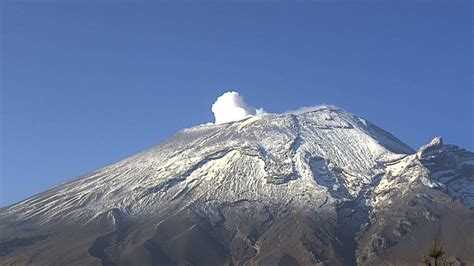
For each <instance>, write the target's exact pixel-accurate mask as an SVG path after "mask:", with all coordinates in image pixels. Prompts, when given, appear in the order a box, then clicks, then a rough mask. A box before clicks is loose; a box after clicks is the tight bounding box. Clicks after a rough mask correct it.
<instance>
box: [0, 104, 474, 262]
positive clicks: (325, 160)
mask: <svg viewBox="0 0 474 266" xmlns="http://www.w3.org/2000/svg"><path fill="white" fill-rule="evenodd" d="M434 239H436V240H438V241H441V242H442V243H443V244H444V252H445V254H446V256H449V257H450V258H449V259H450V260H451V261H452V262H453V263H460V262H463V263H466V264H467V265H471V264H474V252H473V251H474V153H472V152H469V151H466V150H464V149H462V148H459V147H457V146H454V145H445V144H443V141H442V139H441V138H439V137H436V138H434V139H433V140H432V141H431V142H430V143H428V144H426V145H424V146H422V147H421V148H420V149H419V150H418V151H415V150H413V149H412V148H410V147H409V146H408V145H406V144H404V143H403V142H401V141H400V140H398V139H397V138H396V137H394V136H393V135H392V134H390V133H388V132H386V131H384V130H383V129H381V128H379V127H377V126H375V125H373V124H372V123H370V122H368V121H367V120H365V119H363V118H361V117H358V116H356V115H354V114H351V113H349V112H347V111H345V110H343V109H341V108H337V107H334V106H327V105H325V106H320V107H317V108H314V109H313V110H311V111H308V112H304V113H301V114H283V115H261V116H252V117H247V118H245V119H243V120H240V121H235V122H229V123H222V124H215V125H201V126H197V127H193V128H189V129H184V130H182V131H180V132H178V133H177V134H175V135H174V136H173V137H171V138H170V139H169V140H167V141H165V142H163V143H161V144H160V145H158V146H156V147H153V148H150V149H148V150H145V151H143V152H141V153H139V154H136V155H134V156H132V157H129V158H127V159H124V160H122V161H119V162H117V163H114V164H112V165H110V166H107V167H104V168H101V169H98V170H96V171H94V172H92V173H89V174H86V175H83V176H80V177H77V178H75V179H73V180H70V181H68V182H66V183H64V184H61V185H58V186H56V187H54V188H51V189H50V190H47V191H45V192H43V193H40V194H38V195H35V196H33V197H31V198H28V199H26V200H24V201H21V202H19V203H17V204H14V205H11V206H8V207H5V208H2V209H0V264H1V265H10V264H12V265H27V264H33V265H388V264H397V265H414V264H416V263H418V262H419V261H420V259H421V257H422V255H423V254H425V253H426V250H427V247H428V246H429V244H430V242H431V241H432V240H434Z"/></svg>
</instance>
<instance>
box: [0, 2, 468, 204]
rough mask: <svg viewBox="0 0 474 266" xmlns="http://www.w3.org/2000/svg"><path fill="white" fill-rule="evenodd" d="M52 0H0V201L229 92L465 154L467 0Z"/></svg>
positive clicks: (56, 179)
mask: <svg viewBox="0 0 474 266" xmlns="http://www.w3.org/2000/svg"><path fill="white" fill-rule="evenodd" d="M54 2H56V3H54ZM59 2H60V1H45V2H42V3H34V1H23V3H16V4H14V3H13V1H2V2H1V3H2V4H1V6H0V7H1V11H2V13H1V20H2V21H1V22H2V32H1V36H0V37H1V45H2V47H1V52H2V55H1V58H0V62H1V67H2V72H1V74H2V76H1V98H2V99H1V100H2V101H1V122H2V123H1V135H2V136H1V156H2V158H1V173H0V186H1V187H0V188H1V190H0V192H1V195H0V206H5V205H8V204H12V203H14V202H17V201H19V200H21V199H24V198H26V197H28V196H31V195H33V194H35V193H38V192H41V191H43V190H45V189H47V188H49V187H51V186H53V185H56V184H58V183H61V182H64V181H65V180H67V179H70V178H72V177H75V176H78V175H81V174H84V173H87V172H89V171H92V170H94V169H97V168H99V167H102V166H105V165H108V164H110V163H112V162H115V161H117V160H119V159H122V158H125V157H127V156H129V155H131V154H134V153H136V152H139V151H141V150H143V149H145V148H148V147H150V146H153V145H155V144H158V143H159V142H161V141H163V140H164V139H166V138H168V137H169V136H170V135H172V134H173V133H174V132H176V131H177V130H179V129H181V128H184V127H191V126H193V125H196V124H201V123H204V122H210V121H212V120H213V116H212V113H211V111H210V108H211V104H212V103H213V102H214V100H215V98H216V97H217V96H219V95H220V94H222V93H223V92H225V91H227V90H237V91H239V92H240V93H241V94H242V95H243V96H244V97H245V98H246V100H247V102H248V103H249V104H251V105H253V106H257V107H263V108H265V110H266V111H269V112H275V113H279V112H284V111H287V110H291V109H296V108H298V107H301V106H310V105H316V104H320V103H327V104H334V105H337V106H340V107H342V108H345V109H347V110H348V111H351V112H353V113H356V114H358V115H361V116H363V117H365V118H367V119H368V120H369V121H372V122H373V123H375V124H377V125H379V126H381V127H383V128H385V129H387V130H388V131H390V132H392V133H393V134H394V135H396V136H397V137H398V138H400V139H401V140H402V141H404V142H406V143H407V144H409V145H411V146H412V147H414V148H418V146H420V145H422V144H424V143H426V142H428V141H429V140H430V139H431V138H432V137H433V136H437V135H441V136H443V137H444V140H445V142H447V143H454V144H457V145H460V146H462V147H465V148H468V149H470V150H474V143H473V135H474V134H473V83H472V82H473V81H472V76H473V68H472V60H473V46H472V34H473V20H472V19H473V17H472V10H473V6H472V2H471V1H464V2H460V1H457V2H456V3H455V4H453V3H452V2H451V4H449V2H450V1H446V2H444V3H436V2H433V1H415V2H417V4H409V3H408V2H409V1H406V2H405V3H402V4H395V1H393V2H392V3H384V4H376V3H375V1H365V2H358V3H356V1H352V3H345V4H342V3H339V4H334V3H333V4H331V3H328V2H326V1H324V2H319V3H318V2H316V1H315V2H313V3H310V2H302V1H300V2H298V3H293V4H290V3H284V2H273V3H272V1H268V2H266V3H260V4H250V2H246V3H245V2H244V3H238V2H237V1H233V2H231V3H227V4H216V3H212V2H208V3H205V4H204V3H203V2H201V3H200V4H196V3H191V1H188V3H186V2H181V3H179V4H172V3H171V1H170V2H161V3H155V4H153V3H149V2H148V3H147V2H141V3H132V2H122V3H121V4H112V3H111V2H107V1H97V2H96V3H94V1H86V2H87V3H82V4H81V3H79V2H80V1H73V2H71V1H65V2H70V3H66V4H59ZM227 2H230V1H227ZM397 2H399V1H397Z"/></svg>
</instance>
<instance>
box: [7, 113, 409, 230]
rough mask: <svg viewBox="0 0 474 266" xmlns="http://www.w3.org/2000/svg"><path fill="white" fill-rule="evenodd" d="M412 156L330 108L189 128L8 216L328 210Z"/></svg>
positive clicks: (33, 200) (377, 130)
mask: <svg viewBox="0 0 474 266" xmlns="http://www.w3.org/2000/svg"><path fill="white" fill-rule="evenodd" d="M409 153H413V150H412V149H411V148H410V147H408V146H406V145H405V144H403V143H401V142H400V141H399V140H397V139H396V138H394V137H393V136H392V135H390V134H389V133H387V132H384V131H383V130H381V129H380V128H377V127H376V126H374V125H371V124H369V123H368V122H366V121H365V120H364V119H362V118H359V117H356V116H354V115H352V114H350V113H348V112H346V111H344V110H342V109H339V108H336V107H331V106H322V107H320V108H318V109H316V110H314V111H312V112H308V113H304V114H301V115H298V116H297V115H281V116H273V115H269V116H262V117H253V118H249V119H247V120H244V121H240V122H233V123H227V124H223V125H210V126H200V127H196V128H190V129H185V130H183V131H181V132H179V133H178V134H176V135H175V136H174V137H173V138H172V139H171V140H169V141H167V142H165V143H163V144H161V145H159V146H157V147H155V148H152V149H150V150H147V151H145V152H143V153H140V154H138V155H135V156H133V157H131V158H129V159H125V160H123V161H121V162H118V163H116V164H113V165H111V166H109V167H105V168H103V169H100V170H98V171H96V172H94V173H91V174H89V175H86V176H84V177H81V178H78V179H76V180H74V181H72V182H69V183H66V184H64V185H60V186H58V187H56V188H53V189H52V190H50V191H48V192H46V193H43V194H40V195H38V196H35V197H32V198H30V199H28V200H26V201H23V202H21V203H19V204H17V205H14V206H12V207H11V208H9V209H7V210H6V212H5V213H4V214H3V215H4V216H8V217H14V218H15V219H20V220H28V219H34V220H38V221H40V222H41V223H47V222H48V221H50V220H56V219H66V220H68V219H69V220H73V221H78V220H80V221H86V222H87V221H88V220H89V219H91V218H93V217H94V216H96V215H98V214H99V213H101V212H103V211H107V210H109V209H111V208H119V209H121V210H123V211H124V212H126V213H128V214H130V215H142V214H146V213H147V212H150V211H151V210H150V209H166V208H168V207H170V205H183V204H184V205H185V204H186V203H190V202H192V201H194V200H199V201H206V200H217V201H222V202H226V201H236V200H239V199H241V198H248V199H259V200H263V201H268V204H270V203H272V204H273V203H275V204H276V203H279V204H290V203H292V204H298V205H301V206H302V205H312V206H314V205H318V206H319V205H321V204H322V202H323V201H324V200H325V194H326V193H325V192H326V191H327V190H328V191H330V192H337V191H344V193H339V194H337V193H331V194H332V195H339V196H338V197H356V196H357V195H358V193H359V192H360V190H361V188H362V186H363V185H366V184H369V183H370V182H371V180H372V179H373V177H374V176H376V175H378V174H380V173H381V171H382V169H379V168H378V167H377V166H378V165H379V162H380V161H383V160H389V159H391V158H398V157H401V156H403V155H404V154H409ZM313 171H317V172H318V175H319V177H315V176H314V175H313ZM332 172H337V174H332ZM280 184H285V185H280ZM210 191H213V193H212V194H210V193H209V192H210ZM183 200H184V202H186V203H181V201H183ZM170 201H172V202H173V203H172V204H170V203H169V202H170Z"/></svg>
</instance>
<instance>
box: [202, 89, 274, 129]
mask: <svg viewBox="0 0 474 266" xmlns="http://www.w3.org/2000/svg"><path fill="white" fill-rule="evenodd" d="M211 110H212V112H213V113H214V118H215V124H222V123H227V122H233V121H239V120H242V119H245V118H247V117H251V116H255V115H263V114H265V112H264V111H263V109H256V108H254V107H251V106H248V105H247V103H246V102H245V100H244V97H242V96H240V95H239V93H238V92H235V91H229V92H226V93H224V94H222V95H221V96H219V97H218V98H217V100H216V101H215V102H214V104H213V105H212V109H211Z"/></svg>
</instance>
